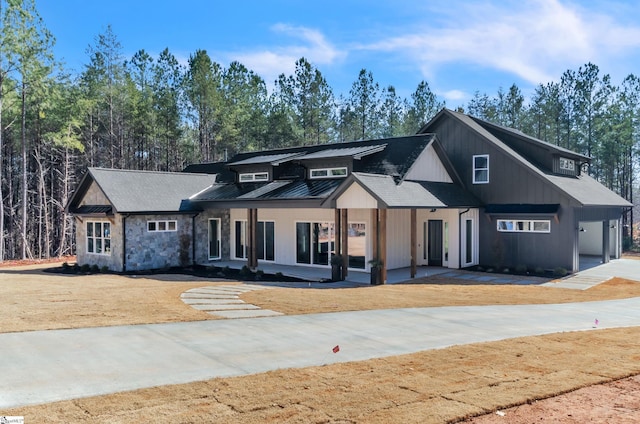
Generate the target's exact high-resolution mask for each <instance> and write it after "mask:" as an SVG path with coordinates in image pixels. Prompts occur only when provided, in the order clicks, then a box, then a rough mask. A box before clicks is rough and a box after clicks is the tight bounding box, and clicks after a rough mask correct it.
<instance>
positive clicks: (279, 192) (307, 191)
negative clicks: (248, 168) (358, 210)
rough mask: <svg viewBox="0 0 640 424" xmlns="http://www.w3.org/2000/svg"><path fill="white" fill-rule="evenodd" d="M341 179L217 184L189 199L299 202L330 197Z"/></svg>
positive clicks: (205, 200) (198, 200)
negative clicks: (300, 200)
mask: <svg viewBox="0 0 640 424" xmlns="http://www.w3.org/2000/svg"><path fill="white" fill-rule="evenodd" d="M341 182H342V179H329V180H294V181H291V180H280V181H273V182H270V183H249V184H244V183H218V184H215V185H214V186H212V187H211V188H209V189H207V190H205V191H203V192H202V193H199V194H197V195H195V196H193V197H192V198H191V201H193V202H215V201H228V200H247V201H251V200H299V199H310V198H323V197H326V196H328V195H330V194H331V193H332V192H333V191H334V190H335V189H336V188H337V187H338V186H339V185H340V183H341Z"/></svg>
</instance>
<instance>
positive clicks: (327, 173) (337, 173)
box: [309, 166, 347, 178]
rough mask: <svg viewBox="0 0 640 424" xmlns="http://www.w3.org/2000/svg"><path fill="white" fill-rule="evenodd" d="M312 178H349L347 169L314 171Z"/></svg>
mask: <svg viewBox="0 0 640 424" xmlns="http://www.w3.org/2000/svg"><path fill="white" fill-rule="evenodd" d="M309 176H310V178H343V177H346V176H347V167H346V166H345V167H340V168H317V169H312V170H311V173H310V174H309Z"/></svg>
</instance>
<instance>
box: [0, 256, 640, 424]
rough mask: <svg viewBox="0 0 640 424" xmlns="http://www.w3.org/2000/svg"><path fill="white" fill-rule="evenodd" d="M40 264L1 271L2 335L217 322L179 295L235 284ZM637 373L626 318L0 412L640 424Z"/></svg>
mask: <svg viewBox="0 0 640 424" xmlns="http://www.w3.org/2000/svg"><path fill="white" fill-rule="evenodd" d="M47 266H51V265H37V266H31V267H2V268H0V299H2V314H0V332H16V331H30V330H42V329H57V328H78V327H92V326H104V325H121V324H139V323H155V322H171V321H193V320H202V319H215V317H213V316H211V315H209V314H206V313H204V312H201V311H197V310H194V309H192V308H190V307H189V306H188V305H185V304H184V303H183V302H182V301H181V300H180V298H179V296H180V293H181V292H183V291H184V290H187V289H189V288H193V287H202V286H209V285H215V284H229V283H230V282H228V281H215V280H210V279H199V278H195V277H192V276H180V275H153V276H144V277H127V276H119V275H109V274H96V275H87V276H85V275H73V276H71V275H60V274H51V273H45V272H42V268H43V267H47ZM637 296H640V283H638V282H634V281H629V280H623V279H613V280H610V281H609V282H607V283H604V284H601V285H599V286H596V287H594V288H592V289H589V290H586V291H574V290H565V289H556V288H547V287H539V286H524V287H522V286H486V285H477V286H468V285H464V286H461V285H455V282H454V281H452V282H448V281H444V280H430V281H423V282H422V283H421V284H411V285H389V286H377V287H365V288H356V289H339V290H338V289H336V290H326V289H323V290H314V289H289V288H276V289H273V290H264V291H259V292H249V293H246V294H244V295H242V298H243V299H244V300H245V301H247V302H250V303H254V304H256V305H259V306H261V307H263V308H268V309H272V310H277V311H280V312H284V313H287V314H304V313H315V312H334V311H342V310H359V309H380V308H396V307H420V306H443V305H486V304H524V303H559V302H582V301H590V300H603V299H617V298H625V297H637ZM638 374H640V327H633V328H624V329H611V330H597V331H585V332H574V333H562V334H553V335H547V336H540V337H526V338H519V339H512V340H505V341H500V342H492V343H479V344H473V345H465V346H455V347H451V348H447V349H440V350H433V351H425V352H420V353H416V354H412V355H403V356H396V357H389V358H380V359H374V360H370V361H362V362H353V363H344V364H335V365H328V366H323V367H311V368H304V369H289V370H278V371H273V372H268V373H263V374H256V375H249V376H245V377H236V378H225V379H212V380H208V381H202V382H196V383H190V384H182V385H173V386H163V387H155V388H149V389H143V390H136V391H132V392H123V393H116V394H112V395H107V396H98V397H92V398H85V399H76V400H71V401H63V402H56V403H51V404H45V405H37V406H30V407H24V408H16V409H11V410H0V416H4V415H20V416H24V417H25V422H28V423H32V422H33V423H35V422H38V423H40V422H51V423H70V422H73V423H76V422H78V423H102V422H110V423H130V422H184V423H186V422H189V423H209V422H216V423H237V422H244V423H280V422H289V423H388V422H402V423H413V422H415V423H442V422H461V421H463V420H465V419H469V420H470V421H468V422H469V423H494V422H500V423H524V422H527V423H531V422H560V423H578V422H586V421H589V420H590V421H591V422H616V423H619V422H623V423H624V422H638V421H640V404H639V403H640V390H638V389H639V388H640V378H639V377H638ZM509 408H511V409H509ZM483 414H488V415H484V416H483ZM472 417H475V418H472ZM587 417H588V418H587Z"/></svg>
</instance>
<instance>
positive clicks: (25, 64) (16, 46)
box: [3, 0, 55, 259]
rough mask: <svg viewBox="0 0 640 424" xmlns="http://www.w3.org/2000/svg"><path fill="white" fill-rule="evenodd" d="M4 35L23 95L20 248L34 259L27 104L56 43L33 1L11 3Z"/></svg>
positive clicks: (49, 65)
mask: <svg viewBox="0 0 640 424" xmlns="http://www.w3.org/2000/svg"><path fill="white" fill-rule="evenodd" d="M3 30H4V33H3V35H6V36H8V37H9V38H10V39H11V40H14V43H13V45H12V48H11V49H9V50H8V51H6V54H7V61H8V62H10V63H13V64H15V69H16V73H15V74H16V82H17V84H18V90H19V92H20V99H21V100H20V103H21V116H20V122H21V125H20V139H21V152H22V158H21V159H22V181H21V193H22V198H21V202H22V207H21V216H22V224H21V246H22V258H23V259H26V258H27V256H29V257H32V254H31V251H30V250H31V249H30V246H29V241H28V239H27V229H28V192H29V187H28V178H27V175H28V163H27V158H28V155H27V152H28V150H29V147H28V145H27V144H28V134H27V112H28V108H29V104H28V102H29V101H30V100H31V99H30V97H31V96H32V95H34V96H33V97H32V99H34V100H40V99H37V96H35V94H36V93H37V92H38V91H39V90H41V89H42V85H43V83H44V81H45V79H46V78H47V76H48V75H49V74H50V73H51V72H52V69H53V56H52V55H51V48H52V46H53V44H54V43H55V40H54V38H53V36H52V35H51V33H50V32H49V30H47V28H46V27H45V26H44V23H43V21H42V18H41V17H40V15H39V14H38V11H37V10H36V8H35V4H34V2H33V0H24V1H22V2H10V3H9V5H8V8H7V9H6V17H5V18H4V28H3Z"/></svg>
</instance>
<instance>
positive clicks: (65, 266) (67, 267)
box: [62, 262, 71, 271]
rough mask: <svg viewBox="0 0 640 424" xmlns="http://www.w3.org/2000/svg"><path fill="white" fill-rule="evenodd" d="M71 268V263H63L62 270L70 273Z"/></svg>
mask: <svg viewBox="0 0 640 424" xmlns="http://www.w3.org/2000/svg"><path fill="white" fill-rule="evenodd" d="M69 268H71V267H70V266H69V262H63V263H62V269H64V270H65V271H68V270H69Z"/></svg>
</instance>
